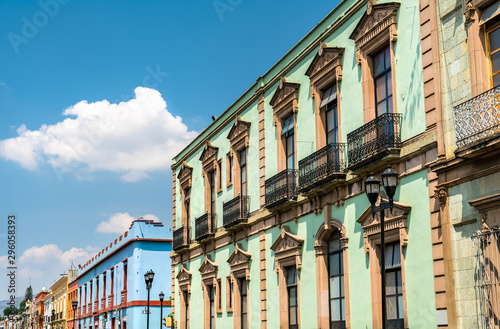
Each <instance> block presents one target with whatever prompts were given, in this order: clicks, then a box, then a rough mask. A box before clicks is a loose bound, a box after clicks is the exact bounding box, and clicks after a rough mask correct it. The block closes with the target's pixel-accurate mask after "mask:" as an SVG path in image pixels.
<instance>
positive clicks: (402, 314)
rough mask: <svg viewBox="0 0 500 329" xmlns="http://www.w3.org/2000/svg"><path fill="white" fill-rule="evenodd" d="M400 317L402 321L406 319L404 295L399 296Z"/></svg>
mask: <svg viewBox="0 0 500 329" xmlns="http://www.w3.org/2000/svg"><path fill="white" fill-rule="evenodd" d="M398 315H399V318H400V319H404V317H405V313H404V307H403V295H399V296H398Z"/></svg>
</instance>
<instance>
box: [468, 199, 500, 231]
mask: <svg viewBox="0 0 500 329" xmlns="http://www.w3.org/2000/svg"><path fill="white" fill-rule="evenodd" d="M469 204H470V205H471V206H473V207H474V208H476V210H477V211H478V212H479V215H480V217H481V229H482V230H484V231H486V230H490V229H495V228H500V193H498V194H493V195H490V196H486V197H482V198H479V199H476V200H471V201H469Z"/></svg>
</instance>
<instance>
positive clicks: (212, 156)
mask: <svg viewBox="0 0 500 329" xmlns="http://www.w3.org/2000/svg"><path fill="white" fill-rule="evenodd" d="M218 152H219V148H218V147H216V146H213V145H212V143H211V142H210V141H208V142H207V143H206V144H205V148H204V149H203V152H202V153H201V156H200V161H201V165H202V168H203V179H204V181H205V212H210V181H209V179H210V178H209V176H208V174H209V173H210V172H212V171H213V172H215V176H216V177H215V185H216V186H215V189H216V191H217V181H218V179H217V176H218V175H220V173H219V172H218V170H217V167H218V165H217V154H218ZM216 194H217V193H216Z"/></svg>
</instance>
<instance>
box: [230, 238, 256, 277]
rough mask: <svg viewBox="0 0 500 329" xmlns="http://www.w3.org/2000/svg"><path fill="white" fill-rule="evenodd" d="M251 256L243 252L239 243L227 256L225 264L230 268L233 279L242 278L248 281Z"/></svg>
mask: <svg viewBox="0 0 500 329" xmlns="http://www.w3.org/2000/svg"><path fill="white" fill-rule="evenodd" d="M251 258H252V254H250V253H248V252H246V251H244V250H243V249H242V247H241V245H240V244H239V243H237V244H236V246H235V248H234V251H233V253H232V254H231V256H229V258H228V260H227V262H228V263H229V266H230V267H231V274H232V275H233V276H234V277H235V278H240V277H244V278H245V279H246V280H250V260H251Z"/></svg>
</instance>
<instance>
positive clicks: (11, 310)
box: [3, 307, 19, 316]
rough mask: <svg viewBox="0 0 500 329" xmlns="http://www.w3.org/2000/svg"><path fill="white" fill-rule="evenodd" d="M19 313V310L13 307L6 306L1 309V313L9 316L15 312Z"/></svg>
mask: <svg viewBox="0 0 500 329" xmlns="http://www.w3.org/2000/svg"><path fill="white" fill-rule="evenodd" d="M17 313H19V310H18V309H17V308H15V307H6V308H4V310H3V315H5V316H9V314H17Z"/></svg>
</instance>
